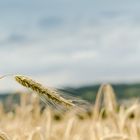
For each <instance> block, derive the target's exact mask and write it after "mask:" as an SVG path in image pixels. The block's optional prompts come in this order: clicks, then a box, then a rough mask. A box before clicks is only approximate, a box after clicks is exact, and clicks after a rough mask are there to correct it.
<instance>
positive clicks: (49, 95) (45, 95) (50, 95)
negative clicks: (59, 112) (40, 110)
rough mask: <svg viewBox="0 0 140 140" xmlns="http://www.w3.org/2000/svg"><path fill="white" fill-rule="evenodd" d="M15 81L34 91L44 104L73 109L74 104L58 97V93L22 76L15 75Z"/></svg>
mask: <svg viewBox="0 0 140 140" xmlns="http://www.w3.org/2000/svg"><path fill="white" fill-rule="evenodd" d="M15 80H16V81H17V82H18V83H19V84H21V85H22V86H24V87H26V88H30V89H31V90H33V91H35V92H36V93H37V94H38V95H39V96H40V97H41V99H42V100H43V101H44V102H46V103H47V102H49V103H51V104H58V105H60V106H63V107H67V108H71V107H74V106H75V104H74V103H72V100H67V99H65V98H64V97H62V96H60V94H59V93H58V91H55V90H52V89H49V88H46V87H44V86H43V85H41V84H40V83H38V82H36V81H34V80H32V79H30V78H28V77H25V76H22V75H15Z"/></svg>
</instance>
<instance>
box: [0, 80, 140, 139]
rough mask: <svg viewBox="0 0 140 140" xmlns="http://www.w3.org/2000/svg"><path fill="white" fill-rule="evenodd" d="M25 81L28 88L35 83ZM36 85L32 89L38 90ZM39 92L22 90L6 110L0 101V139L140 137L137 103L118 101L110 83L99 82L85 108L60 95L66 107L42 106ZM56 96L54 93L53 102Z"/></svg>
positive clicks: (139, 110)
mask: <svg viewBox="0 0 140 140" xmlns="http://www.w3.org/2000/svg"><path fill="white" fill-rule="evenodd" d="M16 78H17V77H16ZM16 80H17V79H16ZM18 80H19V79H18ZM22 80H23V79H22ZM18 82H19V81H18ZM25 82H29V79H28V81H24V83H22V85H24V86H26V87H28V88H30V86H31V85H32V86H33V85H34V84H36V83H34V81H32V83H31V85H29V84H27V83H25ZM34 86H35V85H34ZM39 86H41V85H39ZM37 88H38V87H37V86H36V87H34V88H33V91H36V92H39V93H40V92H41V91H42V90H39V89H37ZM38 95H39V94H34V93H31V94H23V93H22V94H21V95H20V104H15V105H14V109H13V110H11V111H8V112H6V111H5V109H4V106H3V104H2V103H1V104H0V140H140V109H139V108H140V104H139V103H138V102H136V103H134V104H132V105H130V106H127V107H125V106H124V105H123V104H118V103H117V100H116V97H115V93H114V91H113V89H112V87H111V86H110V85H103V86H101V88H100V89H99V92H98V93H97V97H96V101H95V103H94V104H93V105H91V106H89V107H86V108H88V110H87V109H82V108H81V107H79V106H78V107H77V106H74V103H73V102H72V101H71V100H65V99H63V98H61V97H59V99H61V100H62V101H63V102H64V103H63V104H62V105H64V106H66V107H68V108H66V110H65V111H61V110H59V109H58V110H57V109H54V108H50V107H49V106H45V108H42V106H41V105H40V98H39V96H41V95H39V96H38ZM56 95H58V94H56ZM47 97H49V96H47ZM55 97H56V98H55ZM57 98H58V96H53V97H52V102H55V101H56V100H57ZM57 104H60V103H59V102H58V101H57ZM57 104H55V105H57ZM55 105H54V106H55ZM70 106H72V108H71V109H69V107H70Z"/></svg>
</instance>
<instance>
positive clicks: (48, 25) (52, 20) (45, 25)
mask: <svg viewBox="0 0 140 140" xmlns="http://www.w3.org/2000/svg"><path fill="white" fill-rule="evenodd" d="M63 23H64V21H63V19H62V18H59V17H55V16H51V17H46V18H42V19H41V20H40V21H39V26H40V27H41V28H42V29H47V30H49V29H52V28H56V27H60V26H61V25H63Z"/></svg>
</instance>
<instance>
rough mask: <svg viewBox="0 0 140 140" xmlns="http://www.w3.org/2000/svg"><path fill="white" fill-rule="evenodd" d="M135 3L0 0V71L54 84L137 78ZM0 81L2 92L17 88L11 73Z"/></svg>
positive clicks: (139, 53)
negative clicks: (10, 75)
mask: <svg viewBox="0 0 140 140" xmlns="http://www.w3.org/2000/svg"><path fill="white" fill-rule="evenodd" d="M139 7H140V1H138V0H133V1H131V0H123V1H122V0H117V1H114V0H106V1H105V0H51V1H49V0H24V1H19V0H12V1H11V0H7V1H0V75H5V74H22V75H28V76H29V77H32V78H33V79H35V80H37V81H40V82H41V83H43V84H45V85H49V86H53V87H64V86H82V85H88V84H96V83H104V82H110V83H115V82H116V83H119V82H126V83H127V82H138V81H140V74H139V72H140V65H139V64H140V16H139V12H140V10H139ZM0 84H1V86H0V91H1V90H8V89H12V88H15V86H16V83H14V82H12V80H11V78H10V77H7V78H5V79H2V80H1V81H0ZM18 88H19V87H17V89H18Z"/></svg>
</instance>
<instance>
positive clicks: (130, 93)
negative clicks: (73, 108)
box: [0, 83, 140, 103]
mask: <svg viewBox="0 0 140 140" xmlns="http://www.w3.org/2000/svg"><path fill="white" fill-rule="evenodd" d="M112 86H113V88H114V91H115V93H116V96H117V98H118V99H128V98H131V97H140V84H139V83H136V84H113V85H112ZM99 87H100V85H89V86H82V87H78V88H65V89H63V90H62V91H64V92H67V93H70V94H71V95H74V96H79V97H81V98H83V99H86V100H88V101H90V102H92V103H93V102H94V101H95V97H96V94H97V92H98V89H99ZM7 99H8V100H9V99H12V101H13V102H16V103H19V94H11V93H4V94H0V101H2V102H4V103H5V102H7Z"/></svg>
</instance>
